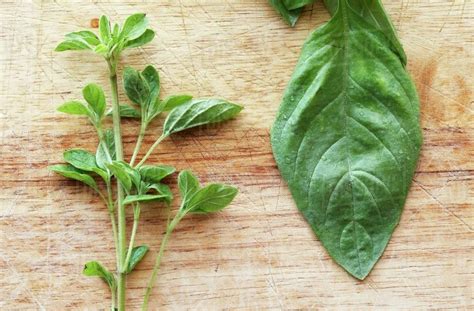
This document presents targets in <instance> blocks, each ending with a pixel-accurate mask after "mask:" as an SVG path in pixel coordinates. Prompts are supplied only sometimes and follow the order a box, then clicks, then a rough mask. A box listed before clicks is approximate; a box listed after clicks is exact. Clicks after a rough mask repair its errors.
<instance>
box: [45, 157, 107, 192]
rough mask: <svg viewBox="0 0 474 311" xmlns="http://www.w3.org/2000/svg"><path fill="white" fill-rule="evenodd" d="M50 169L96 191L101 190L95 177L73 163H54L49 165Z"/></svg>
mask: <svg viewBox="0 0 474 311" xmlns="http://www.w3.org/2000/svg"><path fill="white" fill-rule="evenodd" d="M49 170H51V171H53V172H55V173H58V174H59V175H62V176H64V177H66V178H70V179H74V180H77V181H80V182H82V183H84V184H86V185H88V186H89V187H91V188H92V189H94V190H96V191H98V190H99V188H98V187H97V184H96V182H95V180H94V178H92V177H91V176H89V175H87V174H86V173H85V172H84V171H82V170H79V169H77V168H75V167H74V166H72V165H69V164H58V165H52V166H50V167H49Z"/></svg>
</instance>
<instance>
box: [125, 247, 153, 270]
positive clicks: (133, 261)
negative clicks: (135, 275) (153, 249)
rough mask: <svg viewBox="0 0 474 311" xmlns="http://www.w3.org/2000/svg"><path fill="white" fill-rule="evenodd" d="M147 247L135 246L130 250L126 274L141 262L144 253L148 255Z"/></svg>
mask: <svg viewBox="0 0 474 311" xmlns="http://www.w3.org/2000/svg"><path fill="white" fill-rule="evenodd" d="M148 250H149V247H148V246H147V245H140V246H136V247H134V248H133V249H132V255H131V256H130V261H129V263H128V267H127V273H130V272H132V271H133V269H135V267H136V266H137V265H138V263H140V261H142V259H143V257H145V255H146V253H148Z"/></svg>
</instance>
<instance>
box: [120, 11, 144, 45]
mask: <svg viewBox="0 0 474 311" xmlns="http://www.w3.org/2000/svg"><path fill="white" fill-rule="evenodd" d="M147 26H148V19H147V18H146V15H145V14H143V13H138V14H133V15H131V16H129V17H127V19H126V20H125V23H124V24H123V28H122V32H121V33H120V37H121V38H125V39H127V40H133V39H136V38H138V37H140V36H141V35H143V33H145V31H146V27H147Z"/></svg>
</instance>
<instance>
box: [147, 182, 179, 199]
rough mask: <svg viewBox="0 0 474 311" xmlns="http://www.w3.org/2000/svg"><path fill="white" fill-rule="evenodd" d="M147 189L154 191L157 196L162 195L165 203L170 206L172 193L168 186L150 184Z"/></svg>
mask: <svg viewBox="0 0 474 311" xmlns="http://www.w3.org/2000/svg"><path fill="white" fill-rule="evenodd" d="M147 188H148V190H150V189H154V190H156V191H157V192H158V193H159V194H161V195H164V196H165V197H164V198H163V199H164V200H165V201H166V203H168V204H171V201H172V200H173V193H172V192H171V189H170V187H169V186H168V185H165V184H161V183H157V184H150V185H148V187H147Z"/></svg>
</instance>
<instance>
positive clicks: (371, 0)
mask: <svg viewBox="0 0 474 311" xmlns="http://www.w3.org/2000/svg"><path fill="white" fill-rule="evenodd" d="M288 1H291V0H288ZM324 3H325V4H326V7H327V8H328V10H329V12H330V13H331V15H334V14H335V13H336V11H337V7H338V3H339V0H324ZM351 6H352V8H353V10H354V11H356V12H357V13H358V14H359V15H361V16H362V17H363V18H364V19H365V21H366V22H368V23H370V24H372V26H373V27H376V28H377V29H378V30H380V31H382V32H383V33H384V34H385V36H386V37H387V38H388V39H389V40H390V41H391V42H392V44H393V46H390V49H392V50H393V51H394V52H395V53H397V54H398V57H399V58H400V60H401V61H402V63H403V65H404V66H406V64H407V56H406V54H405V51H404V50H403V46H402V44H401V43H400V40H399V39H398V37H397V33H396V31H395V28H394V26H393V24H392V21H391V20H390V18H389V16H388V15H387V13H386V12H385V9H384V7H383V5H382V3H381V1H380V0H358V1H353V2H351Z"/></svg>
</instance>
